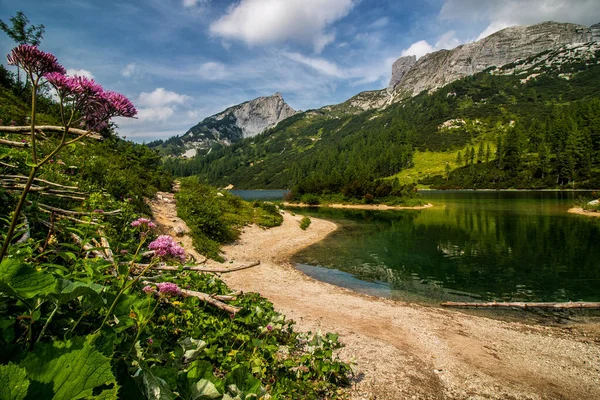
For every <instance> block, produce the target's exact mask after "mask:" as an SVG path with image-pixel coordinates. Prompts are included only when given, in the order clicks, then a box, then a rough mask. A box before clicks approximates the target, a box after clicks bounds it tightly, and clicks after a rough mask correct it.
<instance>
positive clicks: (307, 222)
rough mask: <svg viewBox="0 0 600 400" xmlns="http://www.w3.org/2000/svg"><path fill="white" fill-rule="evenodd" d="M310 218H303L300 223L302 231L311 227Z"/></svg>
mask: <svg viewBox="0 0 600 400" xmlns="http://www.w3.org/2000/svg"><path fill="white" fill-rule="evenodd" d="M310 222H311V221H310V218H308V217H303V218H302V220H301V221H300V229H302V230H303V231H305V230H306V228H308V227H309V226H310Z"/></svg>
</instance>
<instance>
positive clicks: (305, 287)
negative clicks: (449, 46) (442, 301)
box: [151, 194, 600, 400]
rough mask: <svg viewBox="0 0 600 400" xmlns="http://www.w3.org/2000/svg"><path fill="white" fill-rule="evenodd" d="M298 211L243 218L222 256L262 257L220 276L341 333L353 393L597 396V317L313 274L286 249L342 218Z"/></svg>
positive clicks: (163, 205)
mask: <svg viewBox="0 0 600 400" xmlns="http://www.w3.org/2000/svg"><path fill="white" fill-rule="evenodd" d="M159 196H161V197H163V198H165V199H167V200H168V201H169V202H164V201H160V200H155V201H153V202H152V204H151V205H152V208H153V211H154V214H155V218H156V219H157V220H158V221H159V222H160V223H161V224H163V225H162V227H163V229H164V230H165V231H166V232H169V231H172V230H173V228H172V226H171V225H173V224H174V225H176V226H181V223H182V221H181V220H178V219H177V218H176V217H174V216H173V215H174V214H175V211H174V207H175V205H174V203H173V202H172V200H171V199H172V197H170V198H169V196H167V194H159ZM301 218H302V216H300V215H297V216H292V215H291V214H289V213H284V223H283V225H282V226H280V227H276V228H272V229H268V230H265V229H261V228H259V227H256V226H250V227H247V228H246V229H245V230H244V232H243V234H242V236H241V238H240V239H239V240H238V241H237V242H236V243H234V244H232V245H229V246H226V247H225V248H224V256H225V257H226V258H227V260H228V261H230V262H231V265H232V266H233V265H240V264H245V263H249V262H252V261H255V260H257V259H259V260H261V265H260V266H258V267H255V268H251V269H247V270H242V271H237V272H233V273H230V274H222V275H221V278H222V279H223V280H225V281H226V282H227V283H228V285H230V287H232V289H235V290H243V291H252V292H258V293H260V294H261V295H263V296H264V297H266V298H268V299H269V300H271V301H272V302H273V303H274V304H275V307H276V308H277V309H278V310H279V311H280V312H282V313H283V314H285V315H286V316H287V317H288V318H291V319H294V320H295V321H296V323H297V328H298V329H299V330H302V331H313V332H315V331H317V330H321V331H322V332H323V333H325V332H337V333H339V334H340V340H341V341H342V342H343V343H344V344H345V348H343V349H342V351H341V352H340V354H339V356H340V357H341V358H342V359H344V360H346V361H348V362H353V363H355V365H356V377H355V381H354V383H353V385H352V387H351V388H350V389H349V396H350V398H351V399H378V400H385V399H389V400H392V399H393V400H400V399H599V398H600V324H587V325H576V326H573V325H571V326H569V327H568V328H559V327H548V326H536V325H533V326H532V325H526V324H521V323H514V322H504V321H498V320H493V319H489V318H484V317H479V316H473V315H467V314H463V313H461V312H459V311H455V310H447V309H440V308H437V307H427V306H421V305H415V304H409V303H403V302H398V301H392V300H387V299H381V298H375V297H370V296H366V295H361V294H357V293H354V292H352V291H350V290H347V289H343V288H339V287H336V286H332V285H330V284H327V283H323V282H319V281H316V280H314V279H312V278H309V277H307V276H306V275H304V274H303V273H301V272H299V271H298V270H296V269H295V268H294V267H293V266H292V265H291V264H290V263H289V258H290V257H291V256H292V255H293V254H294V253H295V252H297V251H298V250H299V249H302V248H304V247H306V246H309V245H311V244H313V243H315V242H317V241H319V240H322V239H323V238H325V237H326V236H327V235H328V234H329V233H331V232H333V231H334V230H335V229H336V225H335V224H334V223H332V222H329V221H325V220H320V219H316V218H312V219H311V220H312V223H311V225H310V227H309V228H308V229H307V230H306V231H302V230H301V229H300V228H299V222H300V219H301ZM170 224H171V225H170ZM184 243H185V242H184ZM186 245H187V243H186ZM209 264H210V262H209ZM215 264H216V263H215ZM219 265H220V264H219ZM221 266H222V265H221Z"/></svg>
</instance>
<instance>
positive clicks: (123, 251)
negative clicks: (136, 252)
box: [121, 249, 129, 254]
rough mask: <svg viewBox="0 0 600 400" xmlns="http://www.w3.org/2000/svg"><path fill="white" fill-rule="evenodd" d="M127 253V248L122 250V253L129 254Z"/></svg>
mask: <svg viewBox="0 0 600 400" xmlns="http://www.w3.org/2000/svg"><path fill="white" fill-rule="evenodd" d="M127 253H129V252H128V251H127V250H125V249H123V250H121V254H127Z"/></svg>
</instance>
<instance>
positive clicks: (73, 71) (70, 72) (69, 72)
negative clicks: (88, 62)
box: [67, 68, 94, 79]
mask: <svg viewBox="0 0 600 400" xmlns="http://www.w3.org/2000/svg"><path fill="white" fill-rule="evenodd" d="M67 75H71V76H74V75H77V76H84V77H86V78H88V79H94V75H93V74H92V73H91V72H90V71H88V70H87V69H73V68H69V69H67Z"/></svg>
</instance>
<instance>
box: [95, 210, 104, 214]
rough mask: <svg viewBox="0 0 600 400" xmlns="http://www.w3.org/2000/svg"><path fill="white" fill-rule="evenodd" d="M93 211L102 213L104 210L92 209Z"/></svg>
mask: <svg viewBox="0 0 600 400" xmlns="http://www.w3.org/2000/svg"><path fill="white" fill-rule="evenodd" d="M94 212H95V213H99V214H102V213H103V212H104V210H94Z"/></svg>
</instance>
